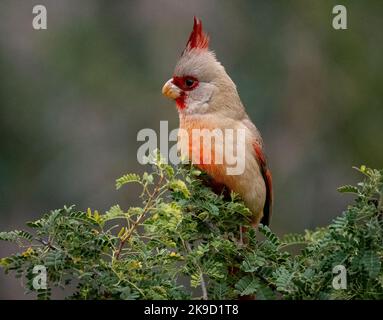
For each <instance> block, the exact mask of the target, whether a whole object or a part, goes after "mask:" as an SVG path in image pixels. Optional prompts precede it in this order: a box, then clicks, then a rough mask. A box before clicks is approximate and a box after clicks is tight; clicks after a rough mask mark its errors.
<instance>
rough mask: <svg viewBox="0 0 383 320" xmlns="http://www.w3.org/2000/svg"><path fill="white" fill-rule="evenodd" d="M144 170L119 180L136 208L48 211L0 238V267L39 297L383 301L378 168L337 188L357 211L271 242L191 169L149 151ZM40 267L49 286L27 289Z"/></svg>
mask: <svg viewBox="0 0 383 320" xmlns="http://www.w3.org/2000/svg"><path fill="white" fill-rule="evenodd" d="M151 163H152V165H153V171H152V172H151V173H144V174H143V175H142V176H138V175H137V174H127V175H124V176H123V177H121V178H120V179H118V180H117V183H116V187H117V188H118V189H119V188H121V187H123V186H124V185H125V184H127V183H130V182H135V183H138V184H140V185H141V187H142V193H141V198H142V206H140V207H131V208H127V209H123V208H121V207H120V206H119V205H114V206H112V207H111V209H110V210H108V211H107V212H105V213H99V212H98V211H97V210H91V209H88V210H85V211H81V210H77V209H76V208H75V207H74V206H71V207H64V208H63V209H60V210H54V211H51V212H50V213H47V214H45V215H44V216H43V217H42V218H41V219H39V220H37V221H33V222H29V223H28V224H27V225H28V226H29V227H30V229H31V230H32V231H31V232H29V233H28V232H26V231H11V232H1V233H0V240H4V241H12V242H15V243H16V244H17V245H19V246H20V247H22V248H24V251H22V252H21V253H15V254H13V255H11V256H9V257H5V258H3V259H1V260H0V265H1V266H2V267H3V269H4V270H5V272H14V273H15V275H16V276H17V277H21V278H23V279H24V280H26V281H23V283H24V285H25V286H26V289H27V290H28V291H29V292H36V293H37V297H38V298H39V299H48V298H50V296H51V290H52V288H53V287H61V288H68V290H66V291H65V292H66V293H68V298H70V299H191V298H203V299H218V300H220V299H238V298H239V297H241V296H254V295H255V296H256V298H257V299H382V298H383V272H382V263H381V261H382V258H383V246H382V244H383V229H382V221H383V220H382V211H383V205H382V203H383V200H382V199H383V191H382V190H383V172H382V171H379V170H372V169H369V168H366V167H361V168H358V170H359V171H360V172H361V173H362V174H363V175H364V176H365V179H364V181H363V182H362V183H359V184H358V186H356V187H354V186H345V187H343V188H340V189H339V190H340V191H341V192H351V193H352V194H354V195H356V199H355V201H354V203H353V204H352V205H350V206H349V207H348V208H347V210H346V211H345V212H344V213H343V214H342V215H341V216H339V217H337V218H336V219H335V220H334V221H333V222H332V223H331V224H330V225H329V226H328V227H326V228H320V229H317V230H313V231H306V232H305V233H304V234H292V235H285V236H284V237H282V238H279V237H278V236H276V235H275V234H274V233H273V232H272V231H271V229H270V228H269V227H267V226H262V225H261V226H260V227H259V230H258V231H259V233H260V234H262V237H258V232H257V231H256V230H254V229H253V228H251V227H250V225H249V221H250V219H249V217H250V212H249V210H248V209H247V208H246V207H245V206H244V205H243V203H242V202H241V201H240V199H238V197H237V196H236V195H234V194H233V195H232V199H231V200H229V201H228V200H225V199H224V198H223V196H220V195H217V194H215V193H213V192H212V191H211V190H210V189H209V188H207V187H205V186H204V185H203V184H202V182H201V179H200V176H201V175H202V173H201V172H200V171H198V170H196V169H195V168H193V167H192V166H183V167H179V168H176V169H174V168H173V167H171V166H169V165H168V164H166V163H165V162H164V161H163V160H162V158H161V157H160V156H159V155H157V154H155V155H154V156H153V157H152V158H151ZM242 227H247V231H246V232H243V231H242V230H243V228H242ZM294 246H298V247H297V249H300V250H301V251H300V253H299V254H292V253H291V250H289V249H290V248H291V247H294ZM295 251H296V250H295ZM40 265H41V266H44V267H45V268H46V270H47V276H48V279H47V280H48V281H47V283H48V286H47V288H46V289H41V288H40V289H38V290H36V289H35V288H34V281H33V280H34V278H35V276H36V274H35V273H34V272H33V269H34V267H35V266H40ZM336 265H343V266H344V267H345V268H346V270H347V289H343V290H336V289H335V288H334V287H333V286H332V281H333V277H334V274H333V273H332V270H333V267H334V266H336ZM185 281H187V282H189V285H188V284H187V283H185ZM190 288H191V289H190ZM195 288H197V290H196V289H195Z"/></svg>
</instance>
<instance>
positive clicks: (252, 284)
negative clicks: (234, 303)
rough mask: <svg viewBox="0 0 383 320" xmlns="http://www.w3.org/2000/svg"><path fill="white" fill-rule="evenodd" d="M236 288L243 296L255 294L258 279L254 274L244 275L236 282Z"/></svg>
mask: <svg viewBox="0 0 383 320" xmlns="http://www.w3.org/2000/svg"><path fill="white" fill-rule="evenodd" d="M235 288H236V289H237V290H238V292H239V294H240V295H241V296H248V295H251V294H254V293H256V292H257V289H258V280H257V279H255V278H254V277H253V276H244V277H242V278H241V279H240V280H239V281H238V282H237V283H236V284H235Z"/></svg>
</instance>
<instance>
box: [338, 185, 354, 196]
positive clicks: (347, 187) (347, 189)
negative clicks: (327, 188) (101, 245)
mask: <svg viewBox="0 0 383 320" xmlns="http://www.w3.org/2000/svg"><path fill="white" fill-rule="evenodd" d="M337 190H338V191H339V192H340V193H353V194H358V193H359V189H358V188H357V187H355V186H351V185H345V186H342V187H339V188H338V189H337Z"/></svg>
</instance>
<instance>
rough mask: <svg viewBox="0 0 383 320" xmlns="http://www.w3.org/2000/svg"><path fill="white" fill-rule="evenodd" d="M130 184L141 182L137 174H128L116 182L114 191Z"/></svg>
mask: <svg viewBox="0 0 383 320" xmlns="http://www.w3.org/2000/svg"><path fill="white" fill-rule="evenodd" d="M131 182H139V183H140V182H141V178H140V176H139V175H138V174H135V173H128V174H125V175H123V176H122V177H120V178H118V179H117V180H116V189H117V190H118V189H120V188H121V187H122V186H123V185H125V184H127V183H131Z"/></svg>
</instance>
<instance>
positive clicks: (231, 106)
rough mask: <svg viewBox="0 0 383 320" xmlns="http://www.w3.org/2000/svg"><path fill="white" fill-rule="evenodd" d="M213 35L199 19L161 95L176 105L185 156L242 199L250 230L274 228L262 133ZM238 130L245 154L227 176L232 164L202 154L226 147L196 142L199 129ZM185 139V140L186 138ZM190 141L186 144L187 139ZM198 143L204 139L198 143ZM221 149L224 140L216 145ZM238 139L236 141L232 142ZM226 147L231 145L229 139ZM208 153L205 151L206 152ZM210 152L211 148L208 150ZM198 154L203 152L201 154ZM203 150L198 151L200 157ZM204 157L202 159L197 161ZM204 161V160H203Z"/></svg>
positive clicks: (179, 142)
mask: <svg viewBox="0 0 383 320" xmlns="http://www.w3.org/2000/svg"><path fill="white" fill-rule="evenodd" d="M209 40H210V39H209V36H208V35H207V34H206V33H205V32H204V30H203V27H202V21H201V20H200V19H198V18H197V17H194V25H193V30H192V32H191V34H190V36H189V39H188V41H187V44H186V47H185V49H184V50H183V51H182V54H181V56H180V58H179V60H178V62H177V63H176V66H175V69H174V72H173V76H172V77H171V78H170V79H169V80H168V81H167V82H166V83H165V84H164V86H163V88H162V93H163V95H165V96H166V97H168V98H170V99H173V100H175V103H176V106H177V110H178V115H179V130H180V131H182V132H184V133H185V132H186V135H185V134H179V135H178V144H179V146H180V147H179V149H180V152H181V156H183V157H186V158H188V159H189V160H190V161H191V162H192V164H193V165H195V166H196V167H197V168H199V169H201V171H203V172H205V173H206V174H207V175H208V176H209V177H210V178H211V180H212V184H213V185H215V186H224V187H225V188H227V189H228V190H229V191H230V192H231V191H233V192H235V193H236V194H238V195H239V196H240V197H241V198H242V200H243V202H244V204H245V205H246V207H248V208H249V210H250V212H251V225H252V226H253V227H257V226H258V225H259V223H262V224H263V225H269V223H270V218H271V214H272V204H273V189H272V175H271V171H270V169H269V167H268V164H267V160H266V156H265V153H264V144H263V140H262V137H261V134H260V132H259V130H258V129H257V127H256V126H255V125H254V123H253V122H252V121H251V119H250V117H249V116H248V114H247V113H246V110H245V108H244V106H243V104H242V102H241V99H240V97H239V94H238V91H237V88H236V85H235V83H234V82H233V80H232V79H231V78H230V76H229V75H228V74H227V72H226V70H225V68H224V66H223V65H222V64H221V63H220V62H219V61H218V60H217V58H216V55H215V53H214V52H213V51H212V50H210V49H209ZM230 129H231V130H237V131H238V132H243V133H244V134H245V138H244V140H243V144H244V153H243V155H242V157H241V159H239V161H240V162H241V163H242V164H243V170H242V172H241V173H240V174H228V173H227V172H228V167H229V164H228V161H226V160H223V161H222V162H220V163H218V162H217V163H215V162H214V156H211V158H210V160H211V161H210V162H207V161H205V162H204V161H203V160H204V159H205V158H203V157H201V153H207V152H209V153H210V154H214V155H216V153H214V152H215V151H216V150H221V151H220V152H222V150H225V149H224V148H225V146H223V145H220V146H219V145H215V144H214V143H213V144H211V146H208V147H206V145H205V144H204V143H203V144H202V146H201V143H200V140H199V141H196V139H194V138H191V139H190V137H191V136H193V132H194V131H196V130H197V131H198V130H200V131H201V130H205V131H206V130H210V131H212V130H221V131H223V130H230ZM185 137H186V138H185ZM186 139H187V140H186ZM198 139H199V138H198ZM214 141H215V142H216V143H217V144H218V143H219V142H220V141H219V139H215V140H214ZM233 141H238V138H237V139H236V138H233V139H231V142H233ZM221 143H223V144H225V143H226V144H227V143H229V142H227V141H226V140H224V141H223V142H222V140H221ZM204 148H205V150H201V149H204ZM207 148H210V149H207ZM196 149H199V150H196ZM196 151H199V152H196ZM194 155H199V156H194ZM202 158H203V159H202Z"/></svg>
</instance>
